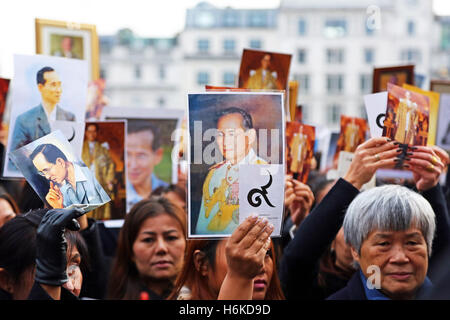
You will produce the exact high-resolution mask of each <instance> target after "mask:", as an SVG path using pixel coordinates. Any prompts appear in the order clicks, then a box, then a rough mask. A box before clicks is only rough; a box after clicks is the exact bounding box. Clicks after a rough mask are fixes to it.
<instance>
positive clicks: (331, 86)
mask: <svg viewBox="0 0 450 320" xmlns="http://www.w3.org/2000/svg"><path fill="white" fill-rule="evenodd" d="M343 91H344V76H343V75H342V74H329V75H327V92H328V93H331V94H336V93H342V92H343Z"/></svg>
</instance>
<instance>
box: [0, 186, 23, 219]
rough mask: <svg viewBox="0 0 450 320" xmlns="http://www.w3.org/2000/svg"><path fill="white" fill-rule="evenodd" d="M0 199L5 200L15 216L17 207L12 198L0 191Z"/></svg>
mask: <svg viewBox="0 0 450 320" xmlns="http://www.w3.org/2000/svg"><path fill="white" fill-rule="evenodd" d="M0 199H3V200H6V201H7V202H8V203H9V205H10V206H11V208H12V209H13V211H14V213H15V214H18V213H19V211H20V210H19V206H18V205H17V203H16V201H14V199H13V197H11V195H10V194H9V193H8V192H6V191H3V190H0Z"/></svg>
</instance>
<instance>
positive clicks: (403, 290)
mask: <svg viewBox="0 0 450 320" xmlns="http://www.w3.org/2000/svg"><path fill="white" fill-rule="evenodd" d="M352 254H353V257H354V259H355V260H356V261H358V263H359V265H360V266H361V270H362V272H363V273H364V275H365V276H366V278H369V277H370V276H371V274H368V273H367V269H368V267H369V266H371V265H375V266H378V267H379V268H380V272H381V275H380V276H381V291H382V292H383V293H385V294H386V295H387V296H389V297H390V298H394V299H410V298H412V296H413V295H414V294H415V292H416V290H417V289H418V288H419V287H420V286H421V285H422V283H423V282H424V280H425V276H426V274H427V270H428V250H427V244H426V241H425V238H424V237H423V235H422V232H421V231H420V230H419V229H417V228H410V229H408V230H406V231H387V232H386V231H379V230H375V231H372V232H371V233H370V234H369V236H368V237H367V239H366V240H365V241H364V242H363V243H362V245H361V254H360V255H358V254H357V253H356V252H355V250H354V249H352Z"/></svg>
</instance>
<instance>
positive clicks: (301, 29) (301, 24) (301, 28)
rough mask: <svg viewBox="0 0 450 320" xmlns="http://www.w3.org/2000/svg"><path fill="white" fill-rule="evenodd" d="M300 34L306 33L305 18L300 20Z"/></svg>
mask: <svg viewBox="0 0 450 320" xmlns="http://www.w3.org/2000/svg"><path fill="white" fill-rule="evenodd" d="M298 35H299V36H305V35H306V21H305V20H304V19H300V20H299V21H298Z"/></svg>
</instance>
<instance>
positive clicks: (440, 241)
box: [422, 184, 450, 281]
mask: <svg viewBox="0 0 450 320" xmlns="http://www.w3.org/2000/svg"><path fill="white" fill-rule="evenodd" d="M422 195H423V197H424V198H425V199H427V200H428V202H429V203H430V205H431V207H432V208H433V211H434V213H435V216H436V232H435V236H434V239H433V245H432V255H431V257H430V261H429V268H428V276H429V277H430V279H431V280H432V281H433V280H435V279H434V270H435V269H436V268H437V267H439V265H440V264H441V257H442V255H443V252H445V250H446V249H447V247H448V246H449V244H450V218H449V213H448V208H447V203H446V199H445V195H444V192H443V190H442V187H441V186H440V185H439V184H437V185H436V186H435V187H433V188H431V189H429V190H427V191H424V192H422Z"/></svg>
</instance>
